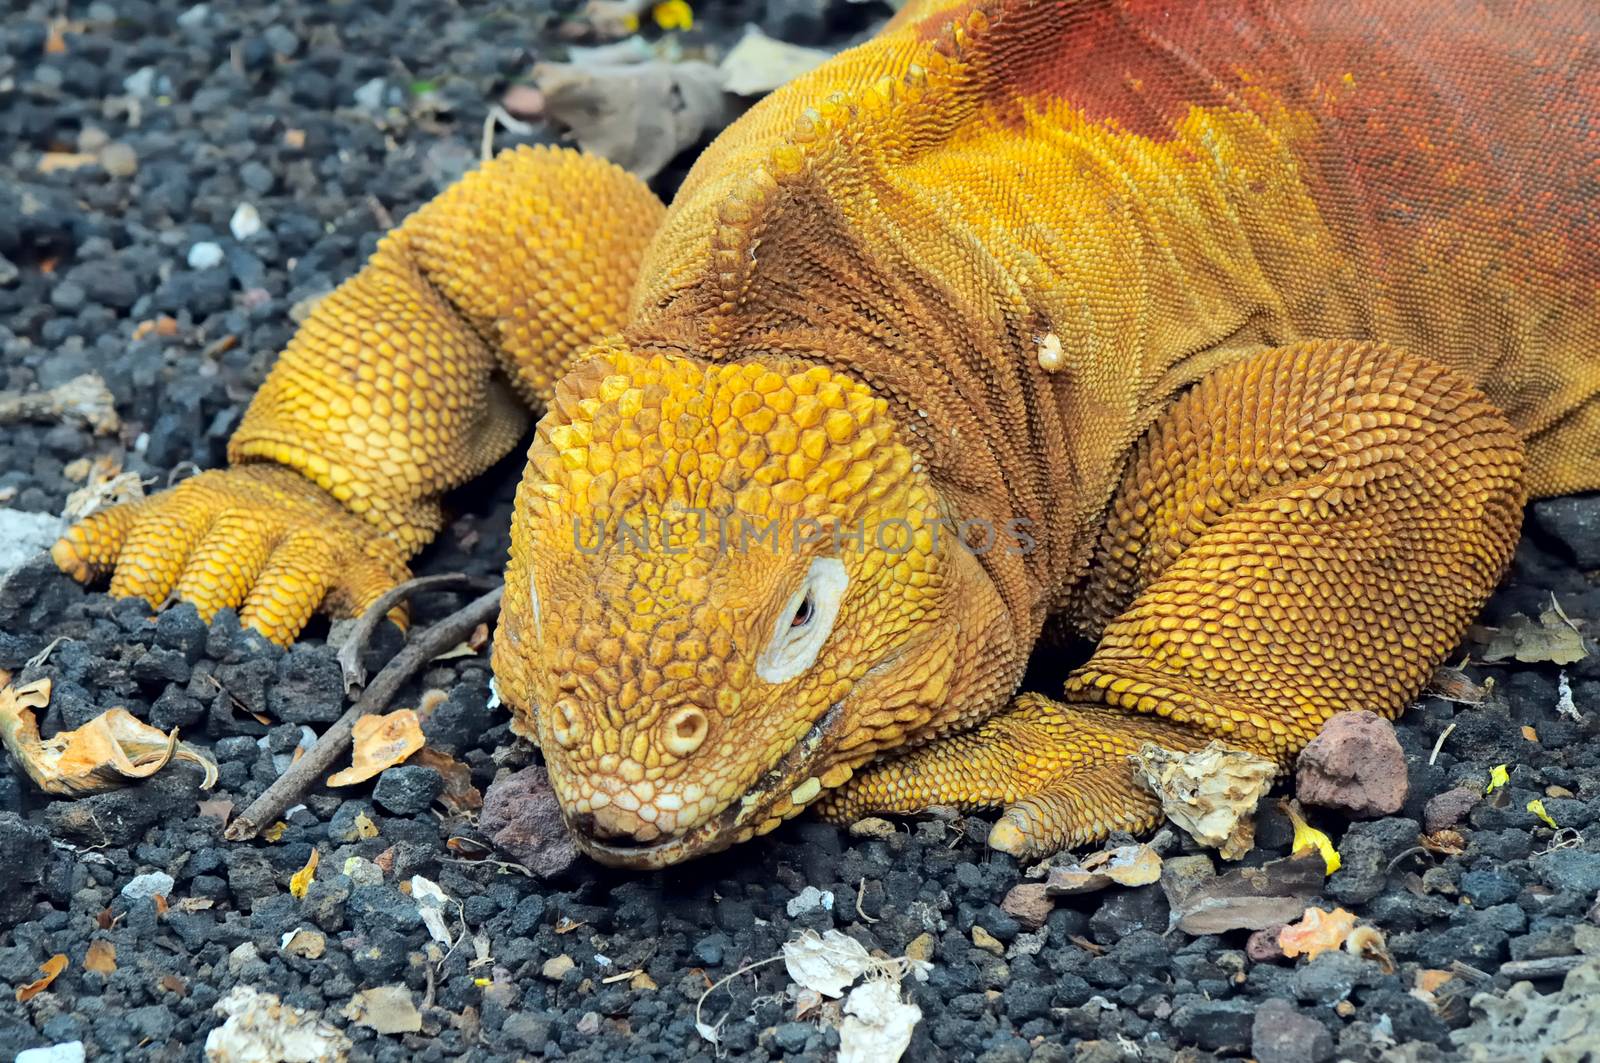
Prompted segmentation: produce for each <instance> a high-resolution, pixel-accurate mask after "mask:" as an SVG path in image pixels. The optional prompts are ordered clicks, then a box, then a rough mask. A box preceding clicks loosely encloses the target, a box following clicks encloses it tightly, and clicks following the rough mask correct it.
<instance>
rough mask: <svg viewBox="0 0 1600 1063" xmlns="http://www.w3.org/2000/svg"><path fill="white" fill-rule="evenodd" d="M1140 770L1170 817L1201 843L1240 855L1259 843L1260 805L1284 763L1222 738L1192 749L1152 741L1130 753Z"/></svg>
mask: <svg viewBox="0 0 1600 1063" xmlns="http://www.w3.org/2000/svg"><path fill="white" fill-rule="evenodd" d="M1130 759H1131V760H1132V761H1133V764H1134V775H1135V776H1136V777H1137V778H1138V779H1139V780H1140V781H1141V782H1142V783H1143V784H1144V785H1145V787H1147V788H1148V789H1149V790H1150V792H1151V793H1153V794H1155V795H1156V796H1157V797H1158V798H1159V799H1160V800H1161V810H1162V812H1164V813H1165V814H1166V816H1167V818H1168V819H1170V820H1172V822H1174V823H1176V824H1177V825H1178V826H1179V827H1182V828H1183V829H1184V830H1185V831H1187V832H1188V833H1189V835H1190V836H1191V837H1192V838H1194V840H1195V841H1197V842H1199V843H1200V844H1201V845H1207V846H1211V847H1213V848H1216V849H1219V850H1220V851H1221V854H1222V858H1223V859H1224V860H1237V859H1239V858H1240V857H1242V856H1244V854H1245V853H1248V852H1249V851H1250V850H1251V848H1252V847H1253V846H1254V845H1255V833H1256V826H1255V819H1254V815H1255V810H1256V805H1257V804H1258V803H1259V802H1260V800H1261V798H1262V797H1263V796H1264V795H1265V794H1266V792H1267V791H1268V790H1269V789H1271V787H1272V780H1273V778H1274V777H1275V776H1276V775H1277V774H1278V765H1277V764H1276V763H1275V762H1273V761H1271V760H1268V759H1267V758H1265V757H1261V756H1257V755H1256V754H1254V753H1249V752H1246V751H1244V750H1242V749H1231V748H1229V747H1228V746H1225V745H1223V744H1222V743H1220V742H1209V743H1207V744H1206V746H1205V748H1204V749H1200V750H1197V751H1195V752H1191V753H1181V752H1176V751H1174V750H1171V749H1167V748H1165V747H1163V746H1158V745H1156V744H1155V743H1154V742H1146V743H1145V744H1144V745H1143V746H1141V747H1140V748H1139V752H1138V753H1137V754H1135V755H1134V756H1133V757H1132V758H1130Z"/></svg>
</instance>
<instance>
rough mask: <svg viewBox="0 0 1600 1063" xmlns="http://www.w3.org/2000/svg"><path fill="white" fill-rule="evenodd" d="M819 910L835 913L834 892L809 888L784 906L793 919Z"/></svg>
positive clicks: (813, 887)
mask: <svg viewBox="0 0 1600 1063" xmlns="http://www.w3.org/2000/svg"><path fill="white" fill-rule="evenodd" d="M818 908H821V909H822V910H823V911H825V912H831V911H833V891H832V890H819V889H817V887H815V886H807V887H806V888H805V889H803V890H801V891H800V892H799V894H798V895H796V896H795V897H794V898H793V899H791V900H790V901H789V903H788V904H787V905H785V906H784V909H785V910H786V911H787V912H788V913H789V918H791V919H793V918H795V917H796V916H801V915H804V914H806V913H807V912H814V911H816V910H817V909H818Z"/></svg>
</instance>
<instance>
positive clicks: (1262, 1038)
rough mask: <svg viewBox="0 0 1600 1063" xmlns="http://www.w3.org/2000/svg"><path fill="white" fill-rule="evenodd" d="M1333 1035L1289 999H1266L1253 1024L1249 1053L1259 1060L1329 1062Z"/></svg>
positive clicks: (1260, 1062) (1264, 1062)
mask: <svg viewBox="0 0 1600 1063" xmlns="http://www.w3.org/2000/svg"><path fill="white" fill-rule="evenodd" d="M1333 1052H1334V1049H1333V1035H1332V1034H1330V1033H1329V1032H1328V1028H1327V1027H1326V1026H1323V1025H1322V1023H1320V1022H1318V1021H1317V1020H1316V1019H1313V1018H1311V1017H1310V1016H1309V1015H1306V1014H1304V1013H1303V1012H1301V1011H1300V1010H1299V1009H1297V1008H1296V1007H1295V1006H1294V1005H1293V1004H1290V1003H1289V1002H1288V1001H1286V1000H1278V999H1272V1000H1266V1001H1263V1002H1262V1004H1261V1006H1260V1007H1259V1008H1257V1009H1256V1013H1255V1017H1254V1019H1253V1020H1252V1021H1251V1024H1250V1054H1251V1055H1252V1056H1254V1057H1255V1058H1256V1063H1327V1061H1328V1060H1330V1059H1332V1058H1333Z"/></svg>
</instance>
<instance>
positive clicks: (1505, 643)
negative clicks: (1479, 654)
mask: <svg viewBox="0 0 1600 1063" xmlns="http://www.w3.org/2000/svg"><path fill="white" fill-rule="evenodd" d="M1482 630H1484V631H1486V632H1487V633H1488V635H1489V639H1488V644H1487V645H1486V646H1485V647H1484V650H1483V659H1484V660H1485V661H1505V660H1516V661H1521V662H1522V663H1523V664H1544V663H1550V664H1576V663H1577V662H1579V661H1581V660H1583V659H1584V658H1585V657H1587V656H1588V655H1589V651H1588V649H1587V648H1586V647H1585V646H1584V644H1583V636H1582V635H1580V634H1578V630H1577V628H1576V627H1574V626H1573V624H1572V623H1571V622H1570V621H1569V620H1567V618H1566V617H1565V616H1563V615H1562V614H1561V612H1560V611H1559V610H1557V609H1554V608H1551V609H1546V610H1545V611H1544V612H1542V613H1540V614H1539V619H1538V620H1537V621H1534V620H1530V619H1529V618H1528V617H1526V616H1524V615H1522V614H1521V613H1518V614H1517V615H1515V616H1513V617H1512V618H1511V619H1510V620H1509V621H1508V622H1507V623H1506V624H1505V625H1503V626H1502V627H1499V628H1487V629H1482Z"/></svg>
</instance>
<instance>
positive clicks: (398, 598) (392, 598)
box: [336, 572, 495, 694]
mask: <svg viewBox="0 0 1600 1063" xmlns="http://www.w3.org/2000/svg"><path fill="white" fill-rule="evenodd" d="M456 585H461V586H466V587H472V588H474V589H480V588H481V589H483V590H488V589H489V588H490V587H493V586H494V585H495V581H493V580H490V579H487V578H485V577H483V576H468V575H466V574H465V573H462V572H447V573H445V574H444V575H442V576H418V577H417V578H416V579H408V580H406V581H405V582H404V583H397V584H395V585H394V586H393V587H390V588H389V589H388V590H387V591H384V592H383V596H382V597H380V598H379V599H378V600H377V601H375V602H373V603H372V604H371V605H370V606H368V607H367V611H366V612H364V613H362V614H361V616H360V617H358V618H357V619H356V622H355V623H354V624H352V625H350V631H349V633H348V634H347V635H346V636H345V640H344V645H342V646H340V647H339V654H338V657H337V658H336V659H337V660H338V662H339V670H340V671H341V672H343V673H344V692H345V693H346V694H351V693H354V692H355V689H356V687H359V686H361V685H363V684H364V683H366V681H367V669H366V666H365V665H363V664H362V663H361V656H362V654H364V653H366V652H367V643H369V642H371V641H372V633H373V632H374V631H376V630H377V629H378V622H379V621H381V620H383V618H384V617H386V616H388V615H389V610H391V609H393V608H394V607H395V606H397V605H399V604H400V603H401V602H403V601H406V600H408V599H410V597H411V596H412V595H413V594H416V593H418V592H419V591H427V590H434V589H436V588H441V587H452V586H456ZM449 648H450V647H448V646H446V647H445V649H449Z"/></svg>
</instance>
